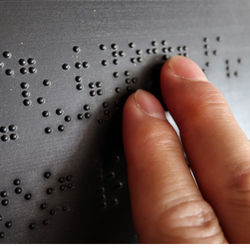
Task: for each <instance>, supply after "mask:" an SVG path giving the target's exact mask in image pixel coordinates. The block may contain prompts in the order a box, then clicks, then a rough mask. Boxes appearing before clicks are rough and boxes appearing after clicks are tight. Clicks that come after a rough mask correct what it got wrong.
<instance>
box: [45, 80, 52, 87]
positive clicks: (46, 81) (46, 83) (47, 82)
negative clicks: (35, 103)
mask: <svg viewBox="0 0 250 250" xmlns="http://www.w3.org/2000/svg"><path fill="white" fill-rule="evenodd" d="M43 85H44V86H46V87H48V86H50V85H51V82H50V81H49V80H48V79H45V80H44V81H43Z"/></svg>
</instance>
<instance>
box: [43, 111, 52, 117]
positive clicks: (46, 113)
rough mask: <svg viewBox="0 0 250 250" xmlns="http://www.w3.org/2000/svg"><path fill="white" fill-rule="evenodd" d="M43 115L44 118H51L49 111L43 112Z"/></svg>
mask: <svg viewBox="0 0 250 250" xmlns="http://www.w3.org/2000/svg"><path fill="white" fill-rule="evenodd" d="M42 115H43V117H49V116H50V112H49V111H43V113H42Z"/></svg>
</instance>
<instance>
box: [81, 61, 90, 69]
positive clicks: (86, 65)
mask: <svg viewBox="0 0 250 250" xmlns="http://www.w3.org/2000/svg"><path fill="white" fill-rule="evenodd" d="M82 66H83V68H89V66H90V65H89V63H88V62H83V63H82Z"/></svg>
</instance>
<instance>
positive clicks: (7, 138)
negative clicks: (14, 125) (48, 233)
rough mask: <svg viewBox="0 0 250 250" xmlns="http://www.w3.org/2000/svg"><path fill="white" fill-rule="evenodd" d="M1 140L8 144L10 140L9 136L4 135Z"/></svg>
mask: <svg viewBox="0 0 250 250" xmlns="http://www.w3.org/2000/svg"><path fill="white" fill-rule="evenodd" d="M1 140H2V141H4V142H6V141H8V140H9V136H8V135H2V136H1Z"/></svg>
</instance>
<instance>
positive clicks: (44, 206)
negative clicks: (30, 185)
mask: <svg viewBox="0 0 250 250" xmlns="http://www.w3.org/2000/svg"><path fill="white" fill-rule="evenodd" d="M47 207H48V205H47V204H46V203H43V204H41V205H40V208H41V209H42V210H44V209H46V208H47Z"/></svg>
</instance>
